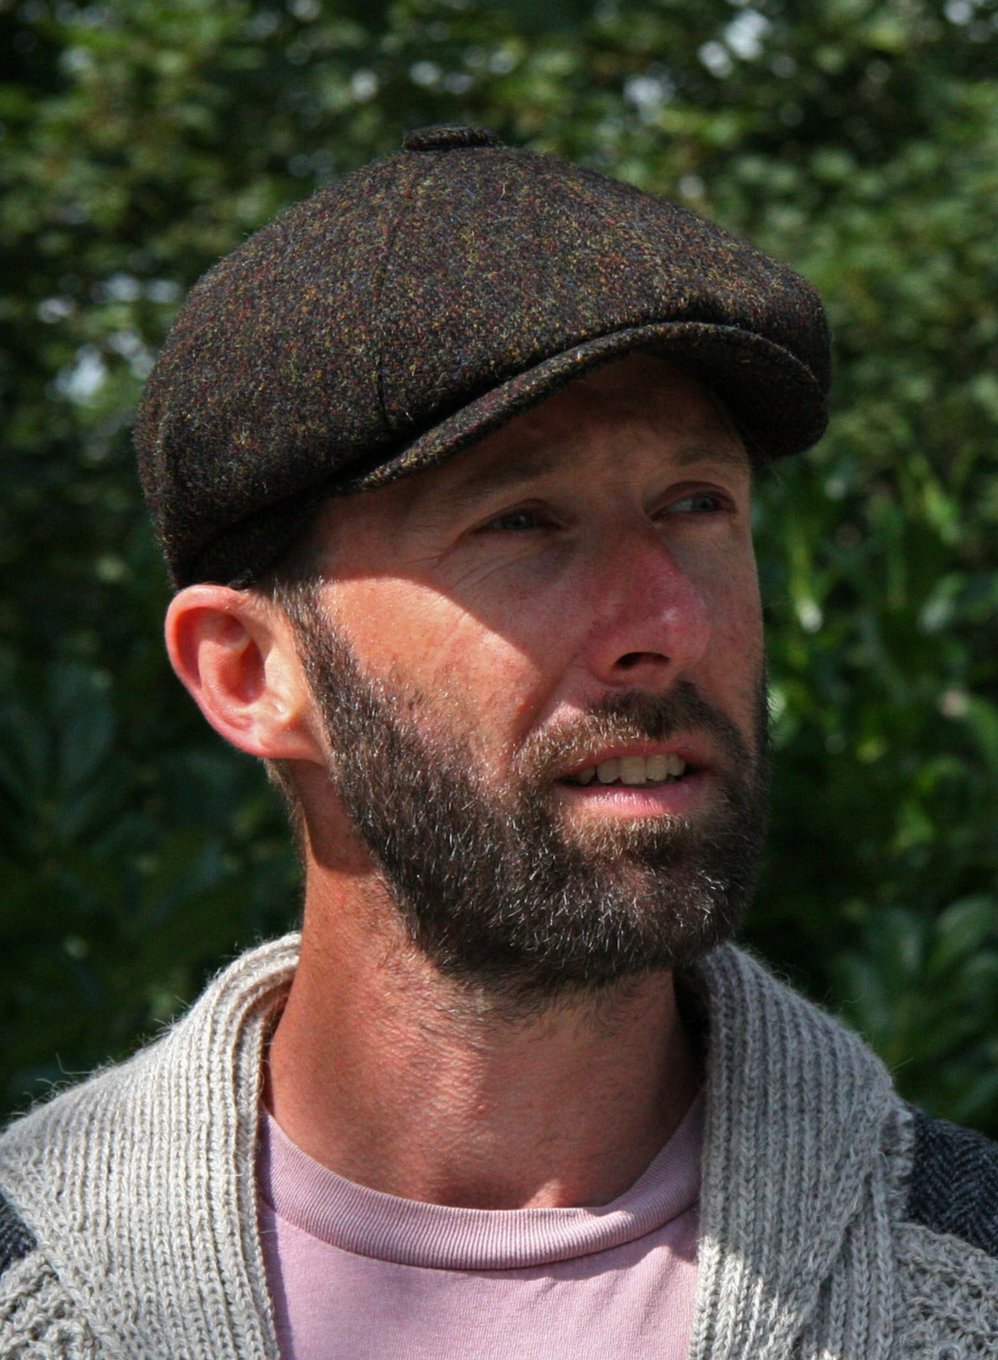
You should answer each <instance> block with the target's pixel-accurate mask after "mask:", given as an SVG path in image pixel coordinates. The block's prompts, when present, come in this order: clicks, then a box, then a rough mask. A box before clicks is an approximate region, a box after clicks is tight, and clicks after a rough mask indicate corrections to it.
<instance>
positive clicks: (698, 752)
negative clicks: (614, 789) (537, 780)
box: [558, 736, 711, 779]
mask: <svg viewBox="0 0 998 1360" xmlns="http://www.w3.org/2000/svg"><path fill="white" fill-rule="evenodd" d="M670 755H676V756H679V757H680V759H681V760H684V761H685V762H686V764H687V766H688V767H692V768H694V769H698V770H701V769H703V768H704V767H705V766H707V765H709V764H710V763H711V762H710V758H709V755H708V752H707V749H706V746H705V744H704V743H703V742H701V741H698V740H697V739H696V738H695V737H692V736H690V737H685V736H684V737H676V738H671V739H670V740H668V741H620V742H607V743H606V744H605V745H603V746H596V747H593V748H592V750H591V751H587V752H586V753H585V755H582V756H579V757H575V756H573V757H572V759H571V762H570V763H569V764H567V765H566V766H565V767H564V769H563V770H562V771H561V773H560V774H559V775H558V778H559V779H572V778H574V777H575V776H576V775H578V774H581V773H582V771H583V770H591V769H592V768H593V767H594V766H596V765H602V764H603V762H604V761H607V760H620V759H621V758H622V757H623V756H645V757H648V756H670Z"/></svg>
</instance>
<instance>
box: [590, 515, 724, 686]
mask: <svg viewBox="0 0 998 1360" xmlns="http://www.w3.org/2000/svg"><path fill="white" fill-rule="evenodd" d="M592 573H593V579H592V595H591V602H592V609H593V622H592V625H591V628H590V631H589V634H588V638H587V646H586V653H587V655H586V662H587V665H588V668H589V670H590V671H591V673H592V675H593V677H594V678H595V679H597V680H598V681H599V682H600V683H601V684H603V685H609V686H613V687H615V688H620V687H638V688H643V687H647V688H650V689H660V688H662V687H663V686H666V685H671V684H673V683H675V681H676V680H677V679H680V678H681V677H682V676H684V675H685V674H686V673H687V672H689V671H690V670H691V669H692V668H693V667H694V666H696V664H697V663H698V662H699V661H700V659H701V658H702V657H703V655H704V653H705V652H706V650H707V644H708V641H709V638H710V617H709V611H708V606H707V602H706V600H705V598H704V595H703V593H702V591H701V589H700V587H699V586H698V584H697V582H696V580H695V578H694V574H693V573H692V571H691V569H690V564H689V563H687V562H685V561H683V560H682V559H681V558H680V557H678V556H677V555H676V554H675V553H674V552H673V551H672V549H671V548H670V547H669V545H668V544H667V543H666V542H665V541H664V534H663V533H662V531H661V530H660V529H659V528H657V527H656V526H655V525H647V526H644V527H643V528H642V529H641V530H640V531H632V532H628V533H618V534H615V535H613V536H612V538H611V539H610V540H609V541H605V542H604V543H603V544H602V546H601V548H600V550H599V552H598V554H597V556H596V559H595V561H594V563H593V566H592Z"/></svg>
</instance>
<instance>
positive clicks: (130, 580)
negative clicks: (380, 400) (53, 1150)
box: [0, 0, 998, 1133]
mask: <svg viewBox="0 0 998 1360" xmlns="http://www.w3.org/2000/svg"><path fill="white" fill-rule="evenodd" d="M996 44H998V6H996V0H949V3H947V4H945V5H941V4H930V3H926V2H925V0H809V3H808V4H807V5H802V4H795V3H792V2H791V0H758V2H757V3H733V2H732V0H698V3H697V4H696V5H692V4H690V3H689V0H601V2H600V3H596V4H576V3H571V2H570V0H543V3H541V0H519V2H518V3H507V4H493V3H487V2H486V0H398V3H395V4H391V5H387V4H383V3H377V0H367V2H366V3H359V2H357V3H354V0H336V2H335V3H325V4H322V3H319V0H288V2H287V3H286V4H280V3H278V0H270V2H269V3H250V2H249V0H107V3H92V4H84V3H77V2H75V0H16V2H15V3H9V2H8V3H7V4H6V6H4V7H3V8H2V9H0V127H2V140H0V184H2V189H3V213H2V220H0V239H2V245H3V252H4V259H5V270H4V278H5V285H4V292H3V296H2V299H0V316H2V322H3V326H4V331H5V345H4V354H3V359H2V370H0V382H2V394H3V395H2V400H3V429H4V435H3V437H4V442H5V448H4V455H3V462H2V468H3V478H4V485H3V495H2V498H0V572H2V576H3V582H2V594H0V600H2V603H0V694H2V700H0V883H2V896H0V922H2V924H0V932H2V939H0V951H2V954H0V957H2V960H3V963H2V968H3V986H2V990H0V1052H2V1054H3V1063H4V1067H5V1071H4V1072H3V1074H2V1087H0V1104H2V1106H3V1107H4V1108H8V1109H9V1108H13V1107H19V1106H23V1105H24V1104H25V1103H26V1101H27V1099H28V1098H29V1097H30V1096H32V1095H36V1094H38V1093H39V1091H40V1090H41V1089H43V1088H44V1083H46V1082H48V1081H51V1080H59V1079H61V1077H62V1075H63V1074H65V1073H66V1072H74V1071H80V1070H84V1069H86V1068H88V1067H89V1066H91V1065H92V1064H94V1063H96V1062H99V1061H101V1060H103V1059H104V1058H105V1057H107V1056H109V1055H117V1054H120V1053H122V1052H124V1051H126V1050H127V1049H128V1048H129V1047H130V1046H131V1045H132V1044H134V1042H135V1041H136V1037H137V1036H138V1035H139V1034H140V1033H144V1032H148V1031H149V1029H150V1028H151V1027H153V1026H154V1025H155V1024H156V1023H158V1022H162V1021H163V1020H165V1019H167V1018H168V1017H169V1016H171V1015H172V1014H174V1013H175V1012H176V1010H177V1009H178V1008H179V1007H180V1006H181V1005H182V1004H183V1002H184V1001H185V1000H186V999H188V998H190V997H191V996H192V995H193V994H194V993H195V992H196V991H197V989H198V987H199V986H200V984H201V982H202V981H203V979H204V977H205V976H206V975H207V973H209V972H210V971H211V970H213V969H214V968H215V967H217V966H218V964H219V963H220V962H221V961H222V960H223V959H224V958H226V957H227V956H229V955H231V954H232V953H233V952H234V950H235V949H236V947H237V946H239V945H242V944H246V943H249V942H251V941H252V940H254V939H255V938H257V937H259V936H261V935H265V934H268V933H274V932H278V931H282V930H284V929H285V928H287V927H288V926H289V925H290V924H292V923H293V922H294V920H295V917H296V914H297V902H298V885H297V878H296V871H295V867H294V862H293V858H292V856H291V853H290V850H289V847H288V839H287V836H286V833H285V831H284V827H283V821H282V815H281V813H280V810H279V808H278V806H277V804H276V800H275V798H274V797H273V795H272V794H271V792H270V790H269V789H268V788H267V787H266V785H265V782H264V780H263V778H262V777H261V775H260V773H259V772H258V771H257V770H256V768H255V767H254V766H253V765H252V763H251V762H246V761H243V760H241V759H240V758H239V757H237V756H236V755H234V754H233V753H231V752H229V751H228V750H226V749H224V748H223V747H222V745H221V744H220V743H219V742H218V741H217V739H215V738H214V737H213V736H212V735H211V734H210V733H208V732H207V730H206V729H204V727H203V724H202V723H201V720H200V719H199V717H198V715H197V714H196V712H195V710H194V708H193V706H192V705H191V704H190V702H189V701H188V700H187V699H186V696H183V695H182V694H181V692H180V690H179V687H178V686H177V685H176V683H175V682H174V681H173V679H172V677H171V676H170V675H169V673H168V670H167V667H166V664H165V660H164V655H163V650H162V645H161V641H160V627H161V617H162V612H163V607H164V604H165V601H166V587H165V582H164V576H163V572H162V569H161V566H160V564H159V560H158V557H157V554H156V552H155V549H154V548H153V546H152V544H151V540H150V535H149V532H148V529H147V526H146V521H145V518H144V513H143V510H142V507H141V503H140V497H139V493H138V489H137V485H136V481H135V477H134V473H133V470H132V458H131V453H130V448H129V435H128V430H129V420H130V415H131V412H132V410H133V409H134V404H135V401H136V397H137V393H138V391H139V388H140V386H141V382H142V379H143V377H144V375H145V374H146V372H147V371H148V368H149V364H150V362H151V356H152V354H153V352H154V351H155V348H156V346H157V345H158V343H159V341H160V340H161V339H162V336H163V334H164V332H165V330H166V328H167V326H168V324H169V322H170V319H171V317H172V315H173V314H174V311H175V309H176V307H177V305H178V302H179V299H180V298H181V296H182V295H183V293H184V292H185V290H186V289H187V287H188V286H189V285H190V284H191V283H192V282H193V280H194V279H195V278H196V277H197V276H198V275H199V274H200V273H201V272H202V271H203V270H204V269H205V268H206V267H207V266H208V265H209V264H210V263H212V262H213V261H214V260H215V259H216V258H217V257H218V256H219V255H220V254H222V253H223V252H225V251H226V250H228V249H229V248H231V247H232V246H233V245H234V244H235V243H236V242H237V241H239V240H241V239H242V238H243V237H245V235H246V234H247V233H248V232H249V231H251V230H252V229H254V228H255V227H257V226H258V225H260V224H262V223H263V222H264V221H265V220H267V219H269V218H270V217H271V216H272V215H273V214H274V213H276V212H277V211H278V210H279V209H280V208H282V207H283V206H284V205H286V204H288V203H290V202H292V201H293V200H295V199H298V198H300V197H302V196H303V195H305V194H306V193H308V192H309V191H311V190H312V189H313V188H314V187H316V186H317V185H318V184H320V183H322V182H324V181H326V180H328V179H329V178H330V177H331V176H334V175H337V174H340V173H342V172H343V171H346V170H348V169H350V168H351V167H353V166H355V165H358V164H360V163H361V162H363V161H365V160H367V159H368V158H370V157H371V156H372V155H375V154H379V153H383V152H387V151H390V150H392V149H394V148H395V147H396V146H397V145H398V143H399V141H400V139H401V136H402V133H403V132H404V131H405V130H406V129H408V128H410V127H414V126H419V125H422V124H426V123H431V122H438V121H452V120H461V121H468V120H471V121H478V122H483V123H485V124H486V125H488V126H491V127H493V128H494V129H495V130H496V131H498V132H499V134H500V135H501V136H503V137H504V138H505V139H506V140H507V141H509V142H511V143H515V144H518V145H524V146H530V147H533V148H535V149H538V150H545V151H547V150H550V151H557V152H560V153H562V154H565V155H568V156H569V157H573V158H575V159H578V160H581V161H584V162H586V163H588V164H590V165H592V166H594V167H595V168H597V169H601V170H605V171H608V172H611V173H615V174H618V175H620V176H622V177H624V178H626V179H629V180H632V181H634V182H635V183H638V184H641V185H643V186H645V187H647V188H649V189H652V190H654V191H658V192H661V193H664V194H666V195H669V196H673V197H676V198H678V199H679V200H680V201H683V202H685V203H686V204H688V205H689V206H691V207H693V208H694V209H698V210H702V211H703V212H705V213H707V214H708V215H710V216H713V217H715V218H717V219H719V220H720V221H722V222H724V223H725V224H727V225H728V226H730V227H733V228H734V229H736V230H738V231H741V232H743V233H745V234H747V235H748V236H750V237H751V238H752V239H754V240H755V241H757V242H758V243H759V244H761V245H763V246H764V247H767V248H768V249H770V250H771V251H772V252H774V253H775V254H776V255H778V256H780V257H782V258H784V259H786V260H787V261H789V262H790V263H792V264H793V265H794V266H795V267H796V268H798V269H799V270H801V271H802V272H803V273H804V274H806V275H807V276H808V277H809V278H811V279H812V280H813V281H814V282H815V283H816V284H817V285H818V287H819V288H820V289H821V291H822V292H823V294H824V296H825V298H826V300H827V303H828V306H829V310H830V313H831V317H832V322H833V325H834V329H835V334H836V360H837V380H836V388H835V415H834V421H833V426H832V432H831V433H830V434H829V436H828V438H827V439H826V441H825V442H824V444H823V445H822V446H821V447H820V449H819V450H818V451H817V452H816V453H814V454H812V455H810V456H808V457H807V458H806V459H803V460H796V462H795V463H794V465H792V466H786V467H784V468H781V469H780V470H779V472H778V473H776V474H774V475H772V476H771V477H770V478H768V479H767V481H766V483H765V485H764V486H763V489H762V495H761V503H760V508H759V516H758V538H759V551H760V558H761V567H762V575H763V582H764V589H765V595H766V599H767V611H768V615H769V627H770V660H771V669H772V676H773V699H774V706H775V714H776V723H775V747H776V754H777V796H776V806H775V825H774V830H773V836H772V843H771V854H770V867H769V870H768V876H767V880H766V884H765V887H764V890H763V892H762V894H761V897H760V901H759V904H758V907H757V909H756V911H755V914H754V916H753V918H752V923H751V927H750V930H749V938H750V939H751V941H752V942H753V943H754V944H755V945H756V946H757V947H758V948H760V949H761V950H763V951H764V952H765V953H766V954H767V955H768V956H769V957H770V958H771V959H772V960H774V961H775V962H776V963H778V964H779V965H780V966H781V967H782V968H783V969H784V970H785V971H787V972H788V973H789V974H790V975H791V976H792V977H793V978H794V979H795V980H796V981H797V982H798V984H799V985H802V986H804V987H805V988H807V989H808V990H809V991H810V992H811V993H812V994H813V995H815V996H816V997H817V998H818V999H819V1000H821V1001H823V1002H825V1003H826V1004H829V1005H832V1006H834V1007H836V1008H837V1009H839V1010H840V1011H842V1012H843V1013H844V1014H846V1015H847V1016H848V1017H849V1019H850V1020H851V1021H852V1022H853V1023H855V1024H856V1025H857V1026H858V1027H859V1028H860V1029H862V1030H863V1031H864V1032H865V1033H866V1034H867V1036H868V1037H869V1038H870V1039H871V1040H872V1042H873V1043H874V1044H875V1045H876V1047H877V1048H878V1049H879V1051H880V1052H881V1053H882V1054H883V1055H884V1056H885V1058H886V1059H887V1060H888V1062H889V1063H890V1064H891V1065H892V1067H893V1068H894V1069H895V1070H896V1073H897V1077H898V1080H899V1082H900V1085H901V1088H902V1090H904V1091H905V1092H906V1093H907V1094H908V1095H909V1096H910V1097H911V1098H913V1099H915V1100H918V1101H920V1102H922V1103H923V1104H924V1105H926V1106H927V1107H928V1108H930V1109H931V1110H934V1111H936V1112H939V1113H944V1114H947V1115H949V1116H950V1117H952V1118H956V1119H959V1120H962V1121H965V1122H969V1123H973V1124H976V1125H978V1126H979V1127H981V1128H983V1129H987V1130H990V1131H991V1132H992V1133H998V886H996V861H998V834H996V830H995V827H996V822H998V817H996V813H998V797H996V789H998V649H996V641H998V638H996V617H998V609H996V606H998V573H996V570H995V567H996V560H995V558H996V554H995V541H996V534H995V530H996V522H998V463H996V453H995V449H996V438H998V363H996V357H998V310H996V300H998V232H996V230H995V209H996V205H998V86H996V81H995V77H994V73H995V71H996V70H998V63H996V55H998V54H996Z"/></svg>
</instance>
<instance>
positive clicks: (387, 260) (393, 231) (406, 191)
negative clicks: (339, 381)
mask: <svg viewBox="0 0 998 1360" xmlns="http://www.w3.org/2000/svg"><path fill="white" fill-rule="evenodd" d="M406 169H407V167H406V164H405V161H403V163H402V165H401V166H400V168H399V181H400V183H399V200H400V201H399V206H398V210H397V211H396V213H395V220H394V221H393V222H392V225H391V228H390V230H389V232H388V240H387V241H386V242H385V249H384V254H383V255H382V258H381V264H380V266H379V269H378V278H377V280H376V282H375V284H374V287H373V288H372V289H371V297H372V302H373V306H374V308H375V314H376V315H377V317H378V318H379V321H378V329H377V336H378V338H377V354H376V356H375V373H376V375H377V388H378V405H379V406H380V408H381V414H382V416H383V417H384V420H385V425H386V427H387V429H388V432H389V433H392V432H393V431H394V429H395V421H394V419H393V418H392V414H391V412H390V411H389V409H388V398H387V396H386V393H385V368H384V354H385V334H386V331H387V329H388V312H387V309H386V308H385V307H384V306H382V302H383V297H384V289H385V280H386V279H387V277H388V271H389V269H390V267H391V263H392V258H393V256H394V254H395V243H396V241H397V240H398V237H399V234H400V232H401V230H402V223H403V218H404V216H405V213H406V209H407V208H408V206H409V204H410V203H411V201H412V197H413V191H414V190H415V187H416V179H417V177H418V175H419V168H418V165H414V166H413V167H412V169H411V172H410V174H409V177H408V183H406V182H405V180H406Z"/></svg>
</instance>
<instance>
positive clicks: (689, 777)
mask: <svg viewBox="0 0 998 1360" xmlns="http://www.w3.org/2000/svg"><path fill="white" fill-rule="evenodd" d="M709 784H710V775H709V772H708V771H707V770H695V771H693V772H692V773H691V774H684V775H683V776H682V778H681V779H677V780H675V781H674V782H673V783H671V784H658V785H647V784H600V783H598V782H597V781H596V780H594V781H593V782H592V783H591V784H559V785H558V786H557V787H558V791H559V793H560V794H561V795H562V797H563V798H565V800H566V802H567V803H568V805H569V806H570V807H572V808H579V809H580V810H581V809H584V810H585V811H586V812H589V813H592V814H593V815H595V816H605V817H688V816H690V815H691V814H693V813H694V812H696V811H698V810H699V809H700V808H701V807H702V806H703V804H704V802H705V801H706V799H707V795H708V786H709Z"/></svg>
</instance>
